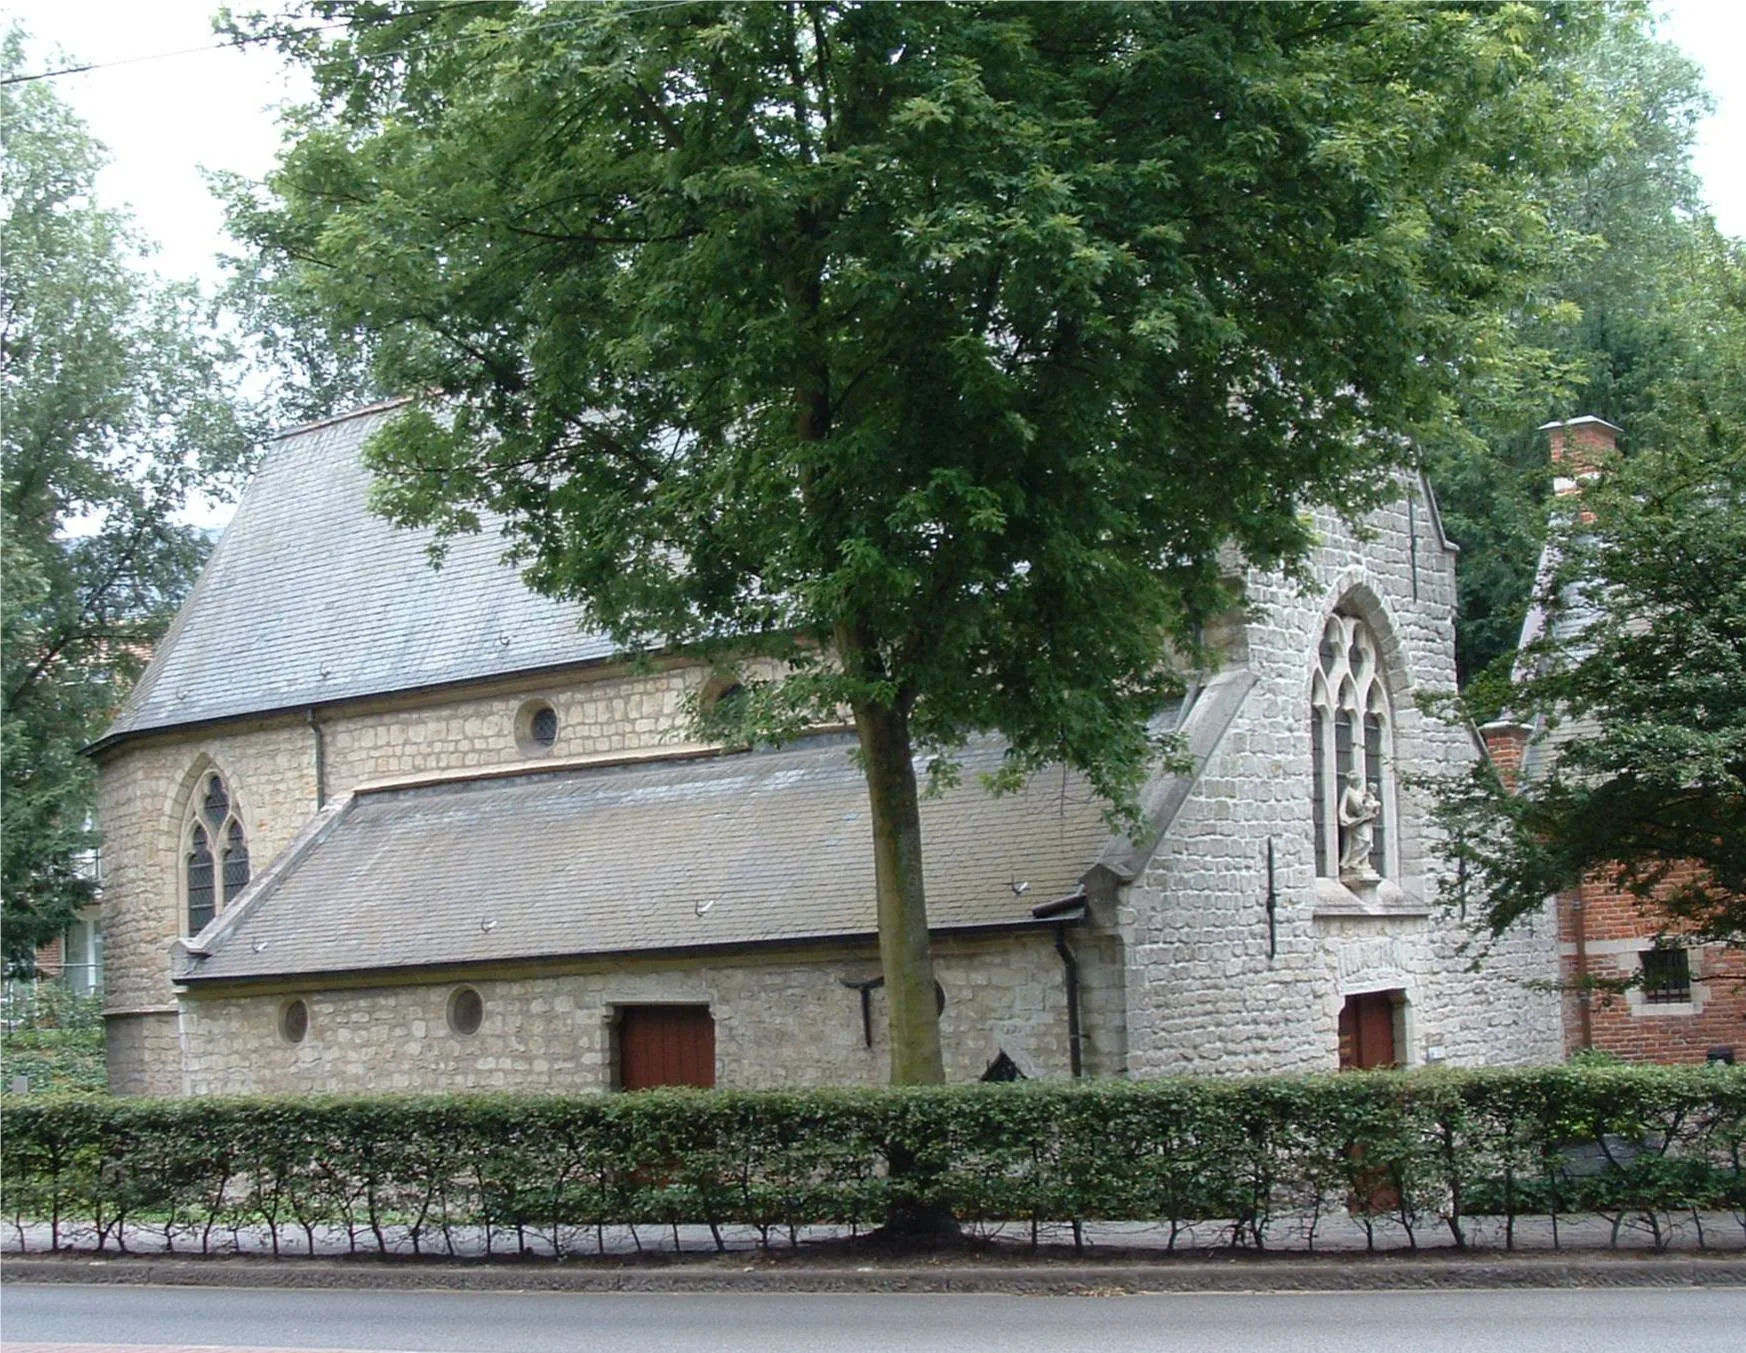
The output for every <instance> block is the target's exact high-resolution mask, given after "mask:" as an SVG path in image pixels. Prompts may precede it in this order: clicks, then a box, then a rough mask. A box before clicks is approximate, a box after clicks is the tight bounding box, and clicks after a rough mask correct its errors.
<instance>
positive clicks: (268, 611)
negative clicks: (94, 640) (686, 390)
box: [99, 406, 613, 745]
mask: <svg viewBox="0 0 1746 1353" xmlns="http://www.w3.org/2000/svg"><path fill="white" fill-rule="evenodd" d="M394 412H395V409H394V406H377V407H375V408H372V409H365V410H361V411H359V412H358V413H356V414H353V415H350V416H347V417H344V418H339V419H334V420H332V421H330V422H327V423H322V424H316V425H313V426H311V427H309V428H307V429H304V430H302V431H300V432H294V433H291V434H290V435H288V436H286V437H283V438H280V439H278V440H277V441H276V442H274V443H273V444H272V445H271V446H270V447H269V448H268V453H267V457H266V460H265V463H264V464H263V465H262V467H261V469H260V471H259V472H258V473H257V474H256V476H255V478H254V480H253V481H252V482H251V483H250V484H249V487H248V489H247V491H246V492H245V493H244V494H243V497H242V500H241V502H240V503H239V504H238V507H237V511H236V515H235V517H234V518H233V520H232V522H231V524H230V527H229V529H227V530H226V531H225V533H224V535H223V537H222V538H221V539H220V540H219V543H218V546H217V548H216V549H215V550H214V551H213V554H212V558H211V559H210V560H209V561H208V562H207V565H206V569H205V571H204V572H203V573H202V574H201V576H200V581H199V582H198V583H197V584H196V585H195V588H194V591H193V593H192V594H191V595H190V596H189V598H188V601H187V602H186V604H184V606H183V607H182V610H181V613H180V614H179V615H178V616H177V618H176V622H175V624H174V625H172V626H171V628H170V631H169V633H168V634H166V635H165V636H164V639H163V642H162V643H160V644H159V645H158V651H157V654H156V656H155V657H154V658H153V660H152V662H151V665H150V666H149V667H147V668H146V670H145V672H144V674H143V675H142V676H141V678H140V680H139V683H138V685H136V686H135V687H134V690H133V693H132V695H131V696H130V697H129V698H128V701H127V703H126V705H124V706H123V707H122V710H121V713H120V714H119V715H118V716H117V717H116V720H115V723H114V724H113V725H112V726H111V727H110V730H109V732H108V734H107V735H106V736H105V738H104V739H103V741H104V742H108V741H110V740H111V739H114V738H116V737H119V736H122V735H126V734H129V733H138V732H144V731H147V730H149V729H157V728H171V727H175V726H176V725H179V724H188V723H199V722H203V721H205V720H208V719H219V718H225V717H228V716H233V715H239V714H252V713H260V712H264V711H267V710H273V709H284V708H291V707H295V706H299V705H309V704H316V703H322V702H326V701H331V700H336V699H345V698H349V697H354V696H361V695H373V694H380V693H383V692H387V691H395V690H407V689H412V688H416V687H419V686H426V685H439V684H443V683H446V682H452V681H463V680H467V679H471V678H478V677H486V676H493V675H497V674H500V673H506V672H517V671H527V670H533V669H537V668H542V667H552V666H561V665H565V664H569V663H575V662H583V661H588V660H591V659H597V658H604V657H607V656H610V655H611V653H612V651H613V648H612V644H611V643H610V641H609V640H608V639H607V638H606V637H605V636H604V635H600V634H594V633H588V632H585V631H584V630H583V629H582V627H581V612H580V610H579V609H578V608H577V607H575V606H572V605H567V604H560V603H558V602H554V601H550V600H547V599H546V598H544V597H540V596H536V595H535V594H534V593H533V592H531V591H529V590H528V588H527V587H526V586H525V585H524V584H523V583H522V581H521V578H520V577H519V575H518V574H517V572H516V571H515V570H514V569H513V568H511V567H509V566H507V565H505V564H504V563H503V562H502V560H501V556H502V554H503V549H504V542H503V540H502V538H501V537H500V536H499V535H498V534H497V529H496V528H497V523H495V522H492V521H487V522H486V523H485V529H484V530H483V531H482V532H481V533H480V534H479V535H476V536H467V537H462V538H460V539H457V540H455V541H453V542H452V544H451V545H450V548H449V552H448V556H447V559H446V560H445V562H444V564H443V566H442V568H441V570H440V571H439V570H436V569H433V568H432V567H431V566H430V563H429V561H428V559H427V558H426V555H425V548H426V546H427V545H428V544H429V543H430V539H431V534H430V533H429V532H427V531H405V530H400V529H397V528H395V527H393V526H391V525H389V523H387V522H386V521H383V520H382V519H381V518H379V517H376V516H373V515H371V513H370V512H369V511H368V509H367V507H366V498H367V495H368V491H369V485H370V476H369V474H368V473H367V472H366V471H365V470H364V468H363V466H362V465H361V464H360V463H359V459H358V455H359V451H360V450H361V448H362V447H363V444H364V442H365V440H366V439H367V438H368V437H369V436H370V434H371V433H373V432H375V431H376V429H378V428H379V427H381V426H382V425H383V424H384V423H385V422H387V421H388V420H389V419H391V418H392V417H393V416H394ZM99 745H101V744H99Z"/></svg>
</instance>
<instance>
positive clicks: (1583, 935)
mask: <svg viewBox="0 0 1746 1353" xmlns="http://www.w3.org/2000/svg"><path fill="white" fill-rule="evenodd" d="M1570 916H1571V920H1572V921H1573V922H1574V923H1575V930H1576V1018H1577V1030H1578V1033H1577V1036H1578V1037H1579V1038H1580V1039H1581V1040H1582V1046H1583V1047H1584V1048H1585V1049H1586V1048H1592V1047H1593V1046H1594V992H1593V990H1592V989H1591V988H1590V987H1589V985H1588V912H1587V911H1586V910H1584V908H1583V905H1582V890H1581V889H1580V888H1579V889H1577V891H1576V892H1574V893H1572V894H1571V895H1570Z"/></svg>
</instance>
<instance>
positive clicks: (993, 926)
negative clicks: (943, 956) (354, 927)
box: [175, 903, 1073, 990]
mask: <svg viewBox="0 0 1746 1353" xmlns="http://www.w3.org/2000/svg"><path fill="white" fill-rule="evenodd" d="M239 905H240V903H239ZM1071 919H1073V918H1072V917H1067V916H1042V917H1039V916H1036V915H1033V914H1029V913H1027V914H1025V915H1020V916H1014V917H1013V918H1011V919H1010V920H1006V921H976V922H972V923H969V924H965V925H948V926H930V927H929V928H928V934H929V935H930V936H931V937H933V938H934V939H956V938H964V939H973V938H976V937H978V936H983V935H1006V934H1011V933H1013V932H1015V931H1026V930H1045V929H1048V928H1049V927H1052V926H1055V925H1058V924H1060V923H1061V921H1063V920H1071ZM202 933H203V934H204V932H202ZM878 941H879V932H878V931H876V930H854V931H838V932H832V933H827V934H817V935H784V936H777V937H774V938H770V939H756V940H725V941H722V942H720V943H717V944H688V945H672V946H663V945H639V946H635V947H613V948H605V949H576V950H570V951H567V952H564V953H551V954H529V955H525V956H523V957H520V958H485V959H477V960H469V961H464V962H448V963H400V964H388V965H377V966H373V967H367V968H316V969H308V970H300V971H294V972H259V973H224V974H203V973H201V972H199V971H198V970H193V971H189V972H187V973H178V974H177V975H176V978H175V980H176V982H177V983H178V984H180V985H183V986H186V987H189V988H191V989H192V988H195V987H200V988H206V989H209V990H216V989H219V988H224V989H231V988H235V987H240V986H250V985H260V986H265V985H269V984H270V985H274V986H283V985H286V984H289V983H310V982H323V981H332V980H340V981H343V982H344V983H346V984H348V985H349V984H359V985H362V984H366V983H368V982H371V981H375V980H380V979H383V978H389V977H393V976H396V975H403V974H408V973H417V974H419V977H420V980H426V981H433V982H434V981H441V980H443V978H444V976H445V975H449V974H452V975H456V976H459V975H462V974H467V973H472V972H477V971H480V970H485V969H492V970H495V969H515V970H522V969H549V968H553V967H558V966H562V965H565V964H573V963H589V962H595V961H599V960H601V959H611V958H630V957H639V956H643V955H654V954H658V955H660V956H661V957H663V958H688V957H708V956H712V955H720V954H737V953H770V952H776V951H780V950H783V949H816V948H823V947H827V946H831V945H844V944H877V943H878ZM178 943H180V941H178Z"/></svg>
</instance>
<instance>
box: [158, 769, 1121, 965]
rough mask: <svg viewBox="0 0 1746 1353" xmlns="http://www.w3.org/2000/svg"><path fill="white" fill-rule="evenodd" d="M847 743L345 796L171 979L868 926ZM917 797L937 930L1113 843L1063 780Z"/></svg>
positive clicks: (869, 909)
mask: <svg viewBox="0 0 1746 1353" xmlns="http://www.w3.org/2000/svg"><path fill="white" fill-rule="evenodd" d="M853 746H854V742H853V739H850V738H843V737H840V736H824V737H818V738H813V739H808V740H806V741H804V742H802V743H799V744H796V745H795V746H792V747H789V748H785V749H782V750H779V751H764V752H746V753H736V754H728V755H719V756H703V757H693V758H689V759H679V760H667V761H653V762H641V763H636V764H631V765H617V766H595V767H586V768H571V769H564V770H553V771H547V772H538V773H527V774H519V775H513V776H505V777H499V778H477V779H471V780H464V781H459V782H445V783H439V784H426V785H422V786H413V787H406V788H397V789H385V790H376V791H361V792H359V793H357V794H355V795H353V796H352V797H351V798H349V799H348V800H345V801H343V802H342V803H341V804H340V805H338V806H337V807H335V808H334V809H332V810H331V812H330V813H329V814H328V815H326V816H325V817H324V819H323V820H321V821H320V822H319V824H318V825H316V826H315V827H313V828H312V829H311V830H310V831H308V832H306V833H305V834H304V836H303V837H302V838H301V839H300V840H299V841H298V842H297V843H296V844H294V845H293V846H292V847H291V848H290V850H288V851H287V852H286V854H285V855H283V856H281V857H280V860H279V861H277V862H275V865H274V866H273V867H272V868H271V869H270V870H269V871H268V873H267V874H266V875H264V876H263V877H262V878H260V879H259V880H257V882H256V883H255V885H253V886H252V887H251V888H250V889H249V890H248V891H247V892H245V893H244V895H243V896H242V897H241V898H239V899H238V901H237V903H236V904H235V906H234V907H232V908H231V909H230V910H229V911H227V912H225V913H224V914H223V915H221V916H219V917H218V918H217V919H216V920H215V921H214V922H213V923H212V925H210V926H209V927H207V929H206V930H205V931H204V932H202V934H201V935H199V936H197V937H196V938H195V939H194V940H193V941H191V942H190V945H189V948H190V949H191V950H193V951H194V952H195V954H197V955H198V954H200V953H201V951H204V956H198V957H195V958H193V959H192V960H191V961H190V962H188V963H187V964H186V965H185V968H184V971H183V972H181V973H179V974H178V980H181V981H188V982H191V983H193V984H195V985H198V984H201V983H203V982H206V981H209V980H219V979H245V978H271V977H292V976H314V975H335V974H343V973H364V972H382V971H386V970H393V969H405V968H429V967H442V966H447V965H459V964H478V963H504V962H515V961H523V960H530V959H531V960H538V959H548V960H549V959H560V958H564V957H577V956H585V955H598V954H622V953H631V952H641V951H657V950H675V949H679V950H684V949H702V948H715V947H723V946H745V945H754V944H770V943H796V942H804V941H807V940H818V939H827V938H836V939H840V938H849V937H860V936H866V937H870V936H872V935H874V934H876V933H877V929H878V923H877V917H876V913H875V904H874V890H873V850H872V832H871V827H870V821H869V813H868V807H867V787H866V781H865V779H864V778H863V775H862V772H861V770H860V768H859V767H858V766H857V765H856V764H855V762H854V760H853V757H852V754H851V753H852V748H853ZM1001 755H1002V744H1000V743H999V742H998V741H995V740H993V739H984V740H979V741H977V742H975V743H973V744H971V746H970V747H969V748H967V749H966V751H965V753H964V755H963V757H962V762H963V768H964V775H963V780H962V782H961V783H960V784H959V785H958V787H956V788H954V789H952V790H949V791H948V792H946V793H945V794H944V795H942V796H941V797H939V798H933V799H924V800H923V803H922V810H921V814H922V835H923V840H924V842H925V846H926V849H925V854H926V861H927V862H926V866H925V867H926V879H927V896H928V918H929V922H930V924H931V926H932V927H933V928H934V929H935V930H946V931H949V930H956V929H965V928H972V929H977V928H988V927H1008V926H1022V925H1028V924H1037V923H1038V921H1037V920H1036V918H1034V917H1033V916H1032V907H1033V906H1034V905H1035V904H1036V903H1038V902H1039V901H1042V900H1046V899H1049V898H1055V897H1061V896H1063V895H1065V894H1071V893H1073V892H1075V891H1076V890H1077V889H1078V886H1079V878H1080V876H1081V874H1083V873H1084V872H1085V870H1086V869H1087V867H1088V866H1089V865H1090V864H1091V863H1092V862H1093V861H1094V860H1095V859H1096V858H1097V855H1098V852H1099V850H1100V848H1101V847H1102V846H1103V844H1104V842H1105V841H1106V840H1107V838H1108V836H1109V831H1108V828H1107V827H1106V826H1105V825H1104V822H1103V813H1102V804H1101V803H1100V802H1099V801H1098V800H1097V799H1095V798H1094V797H1093V796H1092V794H1091V791H1090V790H1089V788H1088V787H1087V786H1086V785H1085V783H1084V782H1083V781H1082V780H1080V779H1078V778H1077V777H1076V776H1072V775H1063V774H1062V773H1061V772H1060V771H1059V770H1057V771H1052V772H1047V773H1045V774H1042V775H1039V776H1037V777H1036V778H1035V779H1033V780H1032V781H1031V782H1030V783H1029V784H1028V785H1027V786H1026V787H1025V788H1024V789H1023V790H1022V791H1020V792H1018V793H1016V794H1010V795H1003V796H1000V797H995V796H992V795H990V794H989V793H988V792H987V791H986V790H984V788H983V787H982V785H981V784H980V783H979V779H978V777H979V775H980V774H982V773H983V772H987V771H991V770H993V769H995V768H996V767H997V766H998V765H999V764H1000V761H1001Z"/></svg>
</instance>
